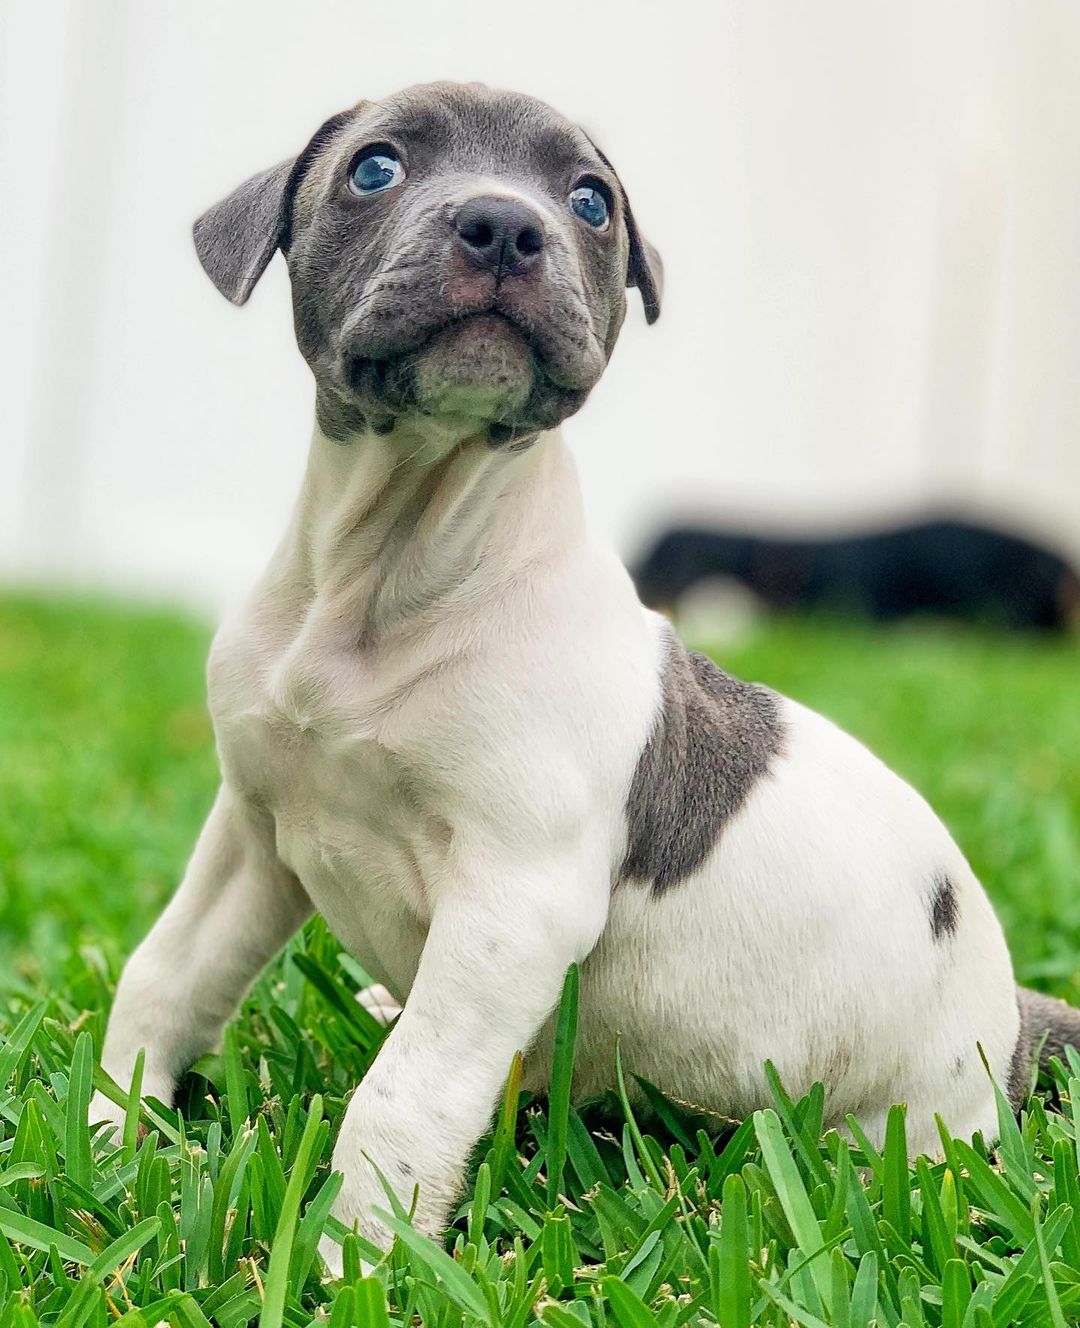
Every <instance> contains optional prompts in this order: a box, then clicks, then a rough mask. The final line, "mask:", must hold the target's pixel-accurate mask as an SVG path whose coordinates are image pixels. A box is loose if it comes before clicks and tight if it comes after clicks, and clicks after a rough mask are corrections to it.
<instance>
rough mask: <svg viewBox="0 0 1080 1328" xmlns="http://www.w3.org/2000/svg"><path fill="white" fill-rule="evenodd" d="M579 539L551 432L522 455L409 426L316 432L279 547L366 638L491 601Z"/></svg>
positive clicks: (567, 460)
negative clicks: (343, 436) (332, 435)
mask: <svg viewBox="0 0 1080 1328" xmlns="http://www.w3.org/2000/svg"><path fill="white" fill-rule="evenodd" d="M583 537H584V522H583V515H582V507H581V495H580V489H579V486H578V480H577V471H576V467H575V465H574V462H573V459H572V458H571V456H570V454H569V452H568V450H567V448H566V445H565V443H564V442H563V440H562V437H561V435H560V434H559V433H558V432H551V433H545V434H541V435H540V436H539V437H538V438H537V439H536V441H535V442H534V443H533V444H532V445H531V446H529V447H528V448H527V449H525V450H522V451H517V452H515V451H513V450H510V449H498V448H492V447H491V446H490V445H489V443H488V441H487V437H486V433H485V434H484V435H482V436H479V437H477V436H473V437H469V436H466V437H464V438H460V437H459V438H453V437H450V438H448V437H447V435H446V434H445V433H440V434H435V433H433V431H431V430H430V429H425V428H422V427H418V426H415V425H411V424H409V423H405V424H403V425H399V426H398V427H396V428H395V429H394V431H393V432H392V433H390V434H385V435H376V434H373V433H365V434H362V435H358V436H356V437H355V438H353V439H351V440H350V441H349V442H347V443H345V444H342V443H338V442H335V441H333V440H331V439H329V438H328V437H327V436H326V435H325V434H323V433H322V431H321V430H320V429H319V427H318V426H317V425H316V428H315V433H314V436H313V438H312V444H311V453H310V456H309V459H308V466H307V472H306V474H305V477H304V484H303V488H302V490H301V494H300V501H299V504H298V506H297V510H296V516H295V518H294V521H293V525H292V528H291V530H290V533H289V536H288V538H287V540H286V547H285V549H284V550H283V552H284V553H285V554H286V563H287V566H288V576H289V580H290V581H291V582H292V584H293V586H294V587H295V588H296V589H297V590H299V591H300V593H301V595H303V596H304V597H305V598H308V597H310V598H311V599H315V598H318V599H319V600H320V601H322V602H323V603H324V604H325V605H326V606H327V607H329V608H330V609H331V611H332V612H335V613H339V614H340V615H342V618H343V620H345V621H347V622H348V624H349V627H350V630H355V631H357V632H358V633H359V635H360V637H361V638H363V639H364V640H366V641H369V642H374V641H375V640H377V639H378V638H379V637H380V636H382V635H384V634H386V633H388V632H390V631H391V630H394V629H396V628H400V627H402V626H403V625H406V624H408V623H414V624H418V625H421V626H430V625H433V623H434V622H435V621H437V620H438V618H439V617H440V616H445V615H453V614H455V613H459V612H461V611H462V610H463V609H466V608H468V607H469V606H470V605H472V606H475V605H477V604H478V603H482V601H483V598H484V597H485V596H492V597H493V596H496V595H497V594H499V592H500V590H501V588H502V587H504V586H506V585H507V584H508V583H509V582H511V581H512V580H514V579H517V578H520V576H521V575H522V573H523V572H525V571H526V570H527V569H528V568H530V567H535V566H537V565H542V564H543V563H544V562H546V561H548V560H549V559H551V558H553V557H557V556H561V555H563V554H565V552H566V551H567V550H568V549H569V548H570V547H572V546H573V545H575V544H576V543H577V542H579V541H580V540H581V539H582V538H583Z"/></svg>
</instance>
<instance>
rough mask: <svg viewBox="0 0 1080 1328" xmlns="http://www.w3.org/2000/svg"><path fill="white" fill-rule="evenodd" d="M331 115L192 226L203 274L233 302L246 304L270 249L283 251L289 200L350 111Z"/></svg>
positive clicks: (268, 258) (287, 227) (216, 204)
mask: <svg viewBox="0 0 1080 1328" xmlns="http://www.w3.org/2000/svg"><path fill="white" fill-rule="evenodd" d="M362 105H363V103H362V102H361V103H359V104H358V105H357V106H354V107H353V108H352V110H350V111H341V112H340V113H339V114H338V115H332V116H331V117H330V119H329V120H327V121H325V123H323V124H321V125H320V126H319V128H318V129H317V130H316V131H315V133H314V134H313V135H312V137H311V139H310V140H309V142H308V145H307V147H305V148H304V150H303V152H301V153H300V155H299V156H297V157H292V158H290V159H289V160H288V161H283V162H281V163H280V164H279V165H277V166H272V167H271V168H270V169H269V170H268V171H262V172H260V174H258V175H253V176H252V177H251V179H250V180H245V181H244V183H243V184H242V185H241V186H240V187H239V189H234V190H233V191H232V193H231V194H230V195H229V196H228V198H223V199H222V200H221V202H220V203H215V204H214V206H213V207H212V208H210V209H209V210H208V211H206V212H204V213H203V214H202V216H201V217H200V218H199V220H198V221H197V222H196V223H195V225H194V227H193V228H192V233H193V234H194V236H195V252H196V253H197V254H198V255H199V262H200V263H202V265H203V268H204V270H205V272H206V275H207V276H208V277H209V278H210V280H211V281H212V282H213V283H214V285H215V286H216V287H217V288H218V290H219V291H221V293H222V295H224V296H225V298H226V299H227V300H231V301H232V302H233V304H246V303H247V299H248V296H249V295H250V294H251V292H252V291H253V290H254V289H255V283H256V282H257V281H258V280H259V278H260V277H261V276H262V274H263V273H264V272H265V271H266V266H267V264H268V263H269V262H270V260H271V258H273V256H274V250H275V249H278V248H280V249H282V250H283V251H286V252H287V251H288V248H289V238H290V237H289V231H290V225H291V221H292V202H293V197H294V196H295V194H296V190H297V186H298V185H299V184H300V181H301V180H302V179H303V178H304V173H305V172H306V171H307V168H308V166H309V165H310V164H311V162H312V161H313V159H314V158H315V156H316V155H317V154H318V152H319V150H320V149H321V148H322V147H323V145H324V144H326V143H328V142H329V141H330V139H331V138H333V136H334V135H335V134H336V133H337V131H338V130H339V129H340V128H341V126H342V125H343V124H345V123H346V122H347V121H348V120H350V119H351V118H352V116H353V113H354V112H355V111H356V110H358V109H359V107H360V106H362Z"/></svg>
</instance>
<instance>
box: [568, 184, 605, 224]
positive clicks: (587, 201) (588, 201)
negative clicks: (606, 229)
mask: <svg viewBox="0 0 1080 1328" xmlns="http://www.w3.org/2000/svg"><path fill="white" fill-rule="evenodd" d="M570 210H571V212H575V213H576V214H577V215H578V216H579V217H580V218H581V220H582V221H587V222H588V223H589V225H590V226H595V227H596V228H597V230H599V229H600V228H601V227H603V226H606V225H607V224H608V204H607V199H606V198H605V197H604V195H603V194H602V193H601V192H600V190H599V189H594V188H593V186H592V185H591V184H579V185H578V187H577V188H576V189H575V190H574V191H573V192H572V193H571V195H570Z"/></svg>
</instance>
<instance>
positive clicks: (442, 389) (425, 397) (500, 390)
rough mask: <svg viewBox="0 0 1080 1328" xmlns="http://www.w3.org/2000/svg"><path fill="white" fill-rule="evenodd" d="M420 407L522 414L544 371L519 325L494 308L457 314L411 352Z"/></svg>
mask: <svg viewBox="0 0 1080 1328" xmlns="http://www.w3.org/2000/svg"><path fill="white" fill-rule="evenodd" d="M413 361H414V362H413V375H412V376H413V388H414V398H415V402H416V406H417V408H418V409H419V410H421V411H422V412H423V413H424V414H426V415H440V416H446V415H463V416H467V417H470V418H475V419H477V420H479V421H485V422H488V423H499V422H502V423H509V422H512V421H513V420H516V419H518V418H519V417H520V416H521V414H522V412H523V410H524V408H525V406H526V404H527V402H528V400H529V397H530V396H531V394H532V390H533V384H534V382H535V381H536V378H537V375H538V374H539V373H540V372H541V370H540V366H539V364H538V361H537V357H536V355H535V353H534V352H533V349H532V346H531V345H530V344H529V341H528V340H527V338H526V337H525V335H524V334H523V332H522V331H521V329H520V328H519V327H518V326H517V325H516V324H515V323H514V322H513V321H512V320H511V319H509V318H507V317H506V315H505V314H502V313H498V312H496V311H494V310H492V311H489V312H486V313H477V314H469V315H467V316H466V317H464V318H457V319H454V320H453V321H452V322H450V323H448V324H446V326H445V327H442V328H440V329H439V331H437V332H436V333H435V334H434V335H433V336H432V337H431V338H430V339H429V340H428V341H427V342H425V343H424V345H423V346H421V347H420V348H419V350H417V351H416V352H414V353H413Z"/></svg>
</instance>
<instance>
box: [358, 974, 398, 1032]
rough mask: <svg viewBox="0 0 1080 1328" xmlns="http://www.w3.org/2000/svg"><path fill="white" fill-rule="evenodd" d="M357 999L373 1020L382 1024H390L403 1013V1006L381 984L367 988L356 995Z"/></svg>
mask: <svg viewBox="0 0 1080 1328" xmlns="http://www.w3.org/2000/svg"><path fill="white" fill-rule="evenodd" d="M356 999H357V1000H358V1001H359V1002H360V1004H361V1005H362V1006H363V1007H364V1009H365V1010H366V1011H367V1012H368V1014H369V1015H371V1016H372V1018H374V1019H377V1020H378V1021H379V1023H380V1024H389V1023H390V1022H391V1020H394V1019H396V1018H397V1017H398V1015H399V1014H400V1013H401V1006H400V1005H399V1004H398V1003H397V1001H396V1000H395V999H394V998H393V996H391V994H390V993H389V992H388V991H387V989H386V988H385V987H384V986H383V985H382V984H381V983H378V982H377V983H375V984H374V985H373V986H371V987H365V988H364V990H363V991H358V992H357V993H356Z"/></svg>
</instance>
